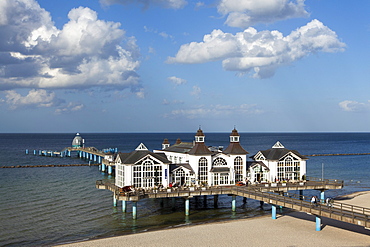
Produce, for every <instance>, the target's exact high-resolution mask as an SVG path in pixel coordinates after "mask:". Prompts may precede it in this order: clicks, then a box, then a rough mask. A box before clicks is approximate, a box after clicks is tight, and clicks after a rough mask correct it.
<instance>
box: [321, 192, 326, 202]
mask: <svg viewBox="0 0 370 247" xmlns="http://www.w3.org/2000/svg"><path fill="white" fill-rule="evenodd" d="M320 201H321V203H325V190H321V192H320Z"/></svg>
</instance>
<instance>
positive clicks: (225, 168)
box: [210, 167, 230, 172]
mask: <svg viewBox="0 0 370 247" xmlns="http://www.w3.org/2000/svg"><path fill="white" fill-rule="evenodd" d="M210 172H230V168H229V167H213V168H212V169H211V170H210Z"/></svg>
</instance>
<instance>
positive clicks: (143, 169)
mask: <svg viewBox="0 0 370 247" xmlns="http://www.w3.org/2000/svg"><path fill="white" fill-rule="evenodd" d="M133 170H134V174H133V175H134V177H133V179H134V183H133V185H134V186H135V187H154V186H155V185H159V184H161V183H162V166H161V165H155V164H154V162H153V161H152V160H151V159H146V160H144V161H143V162H142V163H141V164H138V165H135V166H134V169H133Z"/></svg>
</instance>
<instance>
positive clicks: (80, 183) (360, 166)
mask: <svg viewBox="0 0 370 247" xmlns="http://www.w3.org/2000/svg"><path fill="white" fill-rule="evenodd" d="M205 134H206V144H207V145H209V146H224V147H225V148H226V147H227V145H228V143H229V134H230V133H206V132H205ZM81 135H82V136H83V138H84V139H85V145H86V146H89V147H90V146H93V147H96V148H98V149H104V148H118V150H119V151H120V152H131V151H133V150H134V149H135V148H136V147H137V146H138V145H139V144H140V143H141V142H142V143H144V144H145V145H146V146H147V147H148V149H149V150H153V149H160V148H161V144H162V141H163V139H164V138H168V139H169V141H170V142H171V143H172V144H173V143H174V142H175V141H176V139H177V138H180V139H181V140H183V141H192V140H193V139H194V133H138V134H135V133H104V134H93V133H86V134H84V133H82V134H81ZM74 136H75V134H74V133H73V134H0V166H17V165H21V166H26V165H50V164H81V163H87V161H85V160H81V159H78V158H77V157H72V158H57V157H44V156H38V155H33V150H40V149H41V150H44V149H45V150H53V151H60V150H61V149H63V148H64V147H68V146H71V142H72V139H73V138H74ZM276 141H280V142H281V143H282V144H283V145H284V146H285V147H286V148H288V149H294V150H297V151H299V152H300V153H301V154H303V155H310V154H338V153H370V133H240V142H241V144H242V146H243V147H244V148H245V149H246V150H247V151H248V152H249V156H251V155H253V154H255V153H256V152H257V151H259V150H265V149H269V148H271V147H272V146H273V145H274V144H275V142H276ZM26 149H28V150H29V154H28V155H26V154H25V150H26ZM307 175H308V176H313V177H319V178H321V177H322V176H324V178H330V179H341V180H344V182H345V183H344V184H345V187H344V188H343V189H342V190H329V191H328V192H326V195H327V196H331V197H335V196H338V195H344V194H349V193H352V192H356V191H363V190H370V180H369V175H370V155H351V156H317V157H309V160H308V162H307ZM101 179H114V178H112V177H109V176H108V175H107V174H104V173H102V172H100V171H99V170H98V167H96V166H91V167H89V166H84V167H43V168H15V169H0V198H1V203H0V222H1V226H2V230H1V231H0V246H52V245H55V244H60V243H68V242H76V241H82V240H87V239H95V238H103V237H110V236H117V235H125V234H133V233H139V232H143V231H150V230H157V229H167V228H173V227H181V226H185V225H192V224H202V223H207V222H215V221H224V220H235V219H242V218H249V217H255V216H259V215H265V214H269V213H270V212H269V209H270V208H269V206H268V205H265V206H264V210H261V209H260V208H259V202H257V201H253V200H247V203H243V201H242V199H241V198H238V199H237V211H236V212H232V211H231V199H230V198H229V197H228V196H220V199H219V204H218V208H214V207H213V198H211V197H208V199H207V201H204V200H203V199H204V198H199V199H198V200H196V199H195V198H193V199H192V200H191V205H190V216H188V217H185V215H184V202H183V200H181V198H179V199H178V200H176V208H175V209H173V208H172V202H171V201H169V202H168V201H164V203H161V200H149V199H148V200H142V201H139V203H138V218H137V220H133V219H132V217H131V207H130V204H128V208H127V213H122V209H121V207H120V204H119V205H118V207H113V200H112V193H111V192H110V191H106V190H98V189H96V188H95V181H96V180H101ZM304 193H305V195H306V193H317V192H315V191H307V192H304Z"/></svg>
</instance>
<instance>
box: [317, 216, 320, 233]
mask: <svg viewBox="0 0 370 247" xmlns="http://www.w3.org/2000/svg"><path fill="white" fill-rule="evenodd" d="M316 231H321V217H319V216H316Z"/></svg>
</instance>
